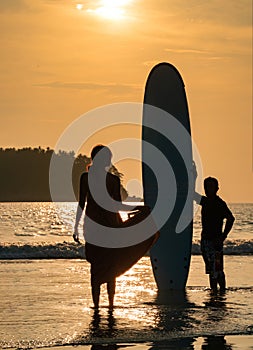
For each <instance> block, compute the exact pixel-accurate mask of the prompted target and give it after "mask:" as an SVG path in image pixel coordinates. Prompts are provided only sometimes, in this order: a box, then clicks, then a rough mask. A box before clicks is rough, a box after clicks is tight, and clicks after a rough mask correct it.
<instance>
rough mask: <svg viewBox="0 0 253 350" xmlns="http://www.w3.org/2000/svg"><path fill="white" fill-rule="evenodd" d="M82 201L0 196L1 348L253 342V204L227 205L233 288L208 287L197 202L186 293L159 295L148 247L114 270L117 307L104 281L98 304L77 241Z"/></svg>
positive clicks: (238, 345) (136, 349)
mask: <svg viewBox="0 0 253 350" xmlns="http://www.w3.org/2000/svg"><path fill="white" fill-rule="evenodd" d="M76 205H77V204H76V203H46V202H45V203H44V202H43V203H23V202H22V203H0V217H1V221H0V270H1V284H0V310H1V320H0V348H1V349H49V348H53V349H55V350H60V349H61V350H63V349H64V350H74V349H80V350H84V349H85V350H86V349H87V350H88V349H90V350H102V349H107V350H110V349H111V350H114V349H125V350H130V349H131V350H151V349H152V350H156V349H157V350H161V349H163V350H164V349H168V350H169V349H194V350H195V349H233V350H234V349H243V350H244V349H245V350H246V349H253V346H252V345H253V333H252V332H253V300H252V292H253V281H252V271H253V257H252V253H253V240H252V237H253V230H252V227H253V225H252V224H253V214H252V213H253V204H249V203H245V204H230V205H229V207H230V208H231V210H232V212H233V214H234V215H235V217H236V221H235V224H234V228H233V230H232V232H231V233H230V235H229V237H228V239H227V241H226V244H225V271H226V276H227V286H228V289H227V291H226V294H224V295H219V294H218V295H212V294H211V293H210V290H209V288H208V276H207V275H205V272H204V264H203V261H202V257H201V255H200V247H199V239H200V231H201V225H200V211H197V213H196V216H195V218H194V235H193V248H192V259H191V268H190V273H189V278H188V282H187V286H186V290H185V292H182V293H178V292H177V293H170V294H169V295H166V297H161V296H160V295H158V293H157V290H156V285H155V281H154V278H153V274H152V269H151V266H150V261H149V257H148V256H145V257H143V258H142V259H141V260H140V261H139V262H138V263H137V264H136V265H135V266H133V267H132V269H130V270H129V271H128V272H127V273H126V274H124V275H123V276H121V277H120V278H118V279H117V288H116V296H115V308H114V310H113V311H110V310H109V309H108V307H107V305H108V302H107V294H106V290H105V288H103V289H102V293H101V308H100V310H99V312H97V311H95V310H93V309H92V300H91V293H90V281H89V264H88V262H87V261H86V260H85V255H84V249H83V246H79V245H77V244H75V243H73V242H72V234H73V225H74V219H75V210H76ZM80 230H81V227H80Z"/></svg>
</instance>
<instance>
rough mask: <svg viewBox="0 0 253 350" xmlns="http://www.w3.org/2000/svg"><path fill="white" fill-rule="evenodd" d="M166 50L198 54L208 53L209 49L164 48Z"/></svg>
mask: <svg viewBox="0 0 253 350" xmlns="http://www.w3.org/2000/svg"><path fill="white" fill-rule="evenodd" d="M165 51H166V52H174V53H187V54H188V53H189V54H198V55H207V54H210V52H209V51H205V50H196V49H165Z"/></svg>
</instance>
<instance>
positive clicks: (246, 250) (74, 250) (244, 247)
mask: <svg viewBox="0 0 253 350" xmlns="http://www.w3.org/2000/svg"><path fill="white" fill-rule="evenodd" d="M192 254H193V255H200V254H201V251H200V243H199V242H194V243H193V244H192ZM224 254H225V255H252V254H253V241H245V240H235V241H229V240H227V241H226V244H225V245H224ZM10 259H85V249H84V245H78V244H76V243H74V242H73V243H72V242H61V243H52V244H49V243H34V244H22V243H15V244H12V243H2V244H0V260H10Z"/></svg>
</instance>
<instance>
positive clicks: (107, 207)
mask: <svg viewBox="0 0 253 350" xmlns="http://www.w3.org/2000/svg"><path fill="white" fill-rule="evenodd" d="M91 159H92V165H91V166H90V168H89V172H85V173H83V174H82V176H81V179H80V192H79V205H78V208H77V214H76V222H75V230H74V235H73V238H74V240H75V241H76V242H79V235H78V224H79V222H80V219H81V216H82V212H83V210H84V207H85V202H87V204H86V210H85V219H84V230H85V231H87V232H86V233H87V234H88V233H89V235H92V232H93V233H94V235H95V234H97V230H98V229H99V228H100V227H101V228H102V227H106V228H113V229H115V228H116V229H120V228H123V227H127V226H131V225H135V224H137V223H139V222H140V221H142V220H143V219H144V218H146V217H147V216H148V215H149V213H150V211H149V209H148V208H147V207H145V206H143V207H142V206H141V207H136V208H135V210H137V211H138V214H137V215H133V216H132V218H131V219H129V220H128V221H127V222H126V223H125V222H122V220H121V217H120V215H119V212H118V211H119V210H125V211H129V210H132V207H130V206H127V205H124V204H122V203H121V195H120V179H119V178H118V177H117V176H115V175H113V174H111V173H109V172H108V170H109V168H110V166H111V159H112V153H111V151H110V149H109V148H108V147H106V146H103V145H98V146H96V147H94V148H93V149H92V152H91ZM92 223H93V224H92ZM97 224H98V225H97ZM157 237H158V234H157V233H155V234H153V235H152V237H150V238H148V239H146V240H144V241H143V242H141V243H138V244H136V245H132V246H129V247H123V248H105V247H103V246H100V245H98V244H94V243H90V242H89V239H87V237H86V243H85V253H86V259H87V261H89V262H90V264H91V289H92V298H93V303H94V307H95V308H98V307H99V295H100V286H101V284H103V283H107V292H108V299H109V307H110V308H113V300H114V294H115V285H116V277H117V276H120V275H121V274H123V273H124V272H125V271H127V270H128V269H129V268H130V267H132V266H133V265H134V264H135V263H136V262H137V261H138V260H139V259H140V258H141V257H142V256H143V255H144V254H145V253H146V252H147V250H148V249H150V247H151V246H152V244H154V242H155V241H156V239H157Z"/></svg>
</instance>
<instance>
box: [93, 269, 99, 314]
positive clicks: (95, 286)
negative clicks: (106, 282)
mask: <svg viewBox="0 0 253 350" xmlns="http://www.w3.org/2000/svg"><path fill="white" fill-rule="evenodd" d="M91 293H92V299H93V304H94V307H95V308H96V309H98V306H99V296H100V283H98V282H97V280H96V278H95V277H94V276H93V275H92V274H91Z"/></svg>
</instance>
